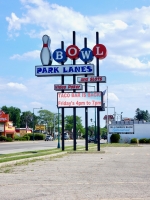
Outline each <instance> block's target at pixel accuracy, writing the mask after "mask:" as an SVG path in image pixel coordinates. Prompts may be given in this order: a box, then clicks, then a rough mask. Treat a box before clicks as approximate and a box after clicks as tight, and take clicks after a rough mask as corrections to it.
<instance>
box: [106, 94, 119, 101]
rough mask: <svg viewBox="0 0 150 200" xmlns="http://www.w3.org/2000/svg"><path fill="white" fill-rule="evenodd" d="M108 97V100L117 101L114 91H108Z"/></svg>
mask: <svg viewBox="0 0 150 200" xmlns="http://www.w3.org/2000/svg"><path fill="white" fill-rule="evenodd" d="M108 99H109V100H110V101H119V99H118V97H117V96H116V95H115V94H114V93H108Z"/></svg>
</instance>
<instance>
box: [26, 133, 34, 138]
mask: <svg viewBox="0 0 150 200" xmlns="http://www.w3.org/2000/svg"><path fill="white" fill-rule="evenodd" d="M26 136H27V137H28V138H29V140H33V134H32V133H28V134H25V135H24V137H26Z"/></svg>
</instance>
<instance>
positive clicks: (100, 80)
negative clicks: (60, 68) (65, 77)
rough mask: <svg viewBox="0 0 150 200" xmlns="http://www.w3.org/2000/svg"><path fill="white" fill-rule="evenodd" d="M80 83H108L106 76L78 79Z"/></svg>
mask: <svg viewBox="0 0 150 200" xmlns="http://www.w3.org/2000/svg"><path fill="white" fill-rule="evenodd" d="M77 82H78V83H97V82H98V83H106V76H88V77H77Z"/></svg>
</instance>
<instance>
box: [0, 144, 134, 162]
mask: <svg viewBox="0 0 150 200" xmlns="http://www.w3.org/2000/svg"><path fill="white" fill-rule="evenodd" d="M133 146H137V144H134V145H132V144H121V143H112V144H100V151H97V144H94V143H90V144H88V151H86V150H85V147H84V146H77V149H76V151H74V150H73V147H72V146H67V147H65V151H64V152H67V153H104V151H103V150H102V149H103V148H105V147H133ZM60 152H62V150H61V148H60V149H57V148H55V149H47V150H38V151H26V152H19V153H11V154H1V155H0V163H3V162H8V161H14V160H21V159H26V158H35V159H36V158H38V157H39V156H45V155H50V154H57V153H60ZM58 156H59V154H58ZM26 162H30V161H26Z"/></svg>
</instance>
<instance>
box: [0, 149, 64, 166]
mask: <svg viewBox="0 0 150 200" xmlns="http://www.w3.org/2000/svg"><path fill="white" fill-rule="evenodd" d="M65 154H67V152H60V153H54V154H50V155H45V156H38V157H32V158H23V159H20V160H14V161H8V162H4V163H0V167H5V166H10V165H15V164H17V163H22V162H25V161H31V160H39V159H41V158H50V157H57V156H60V155H65Z"/></svg>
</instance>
